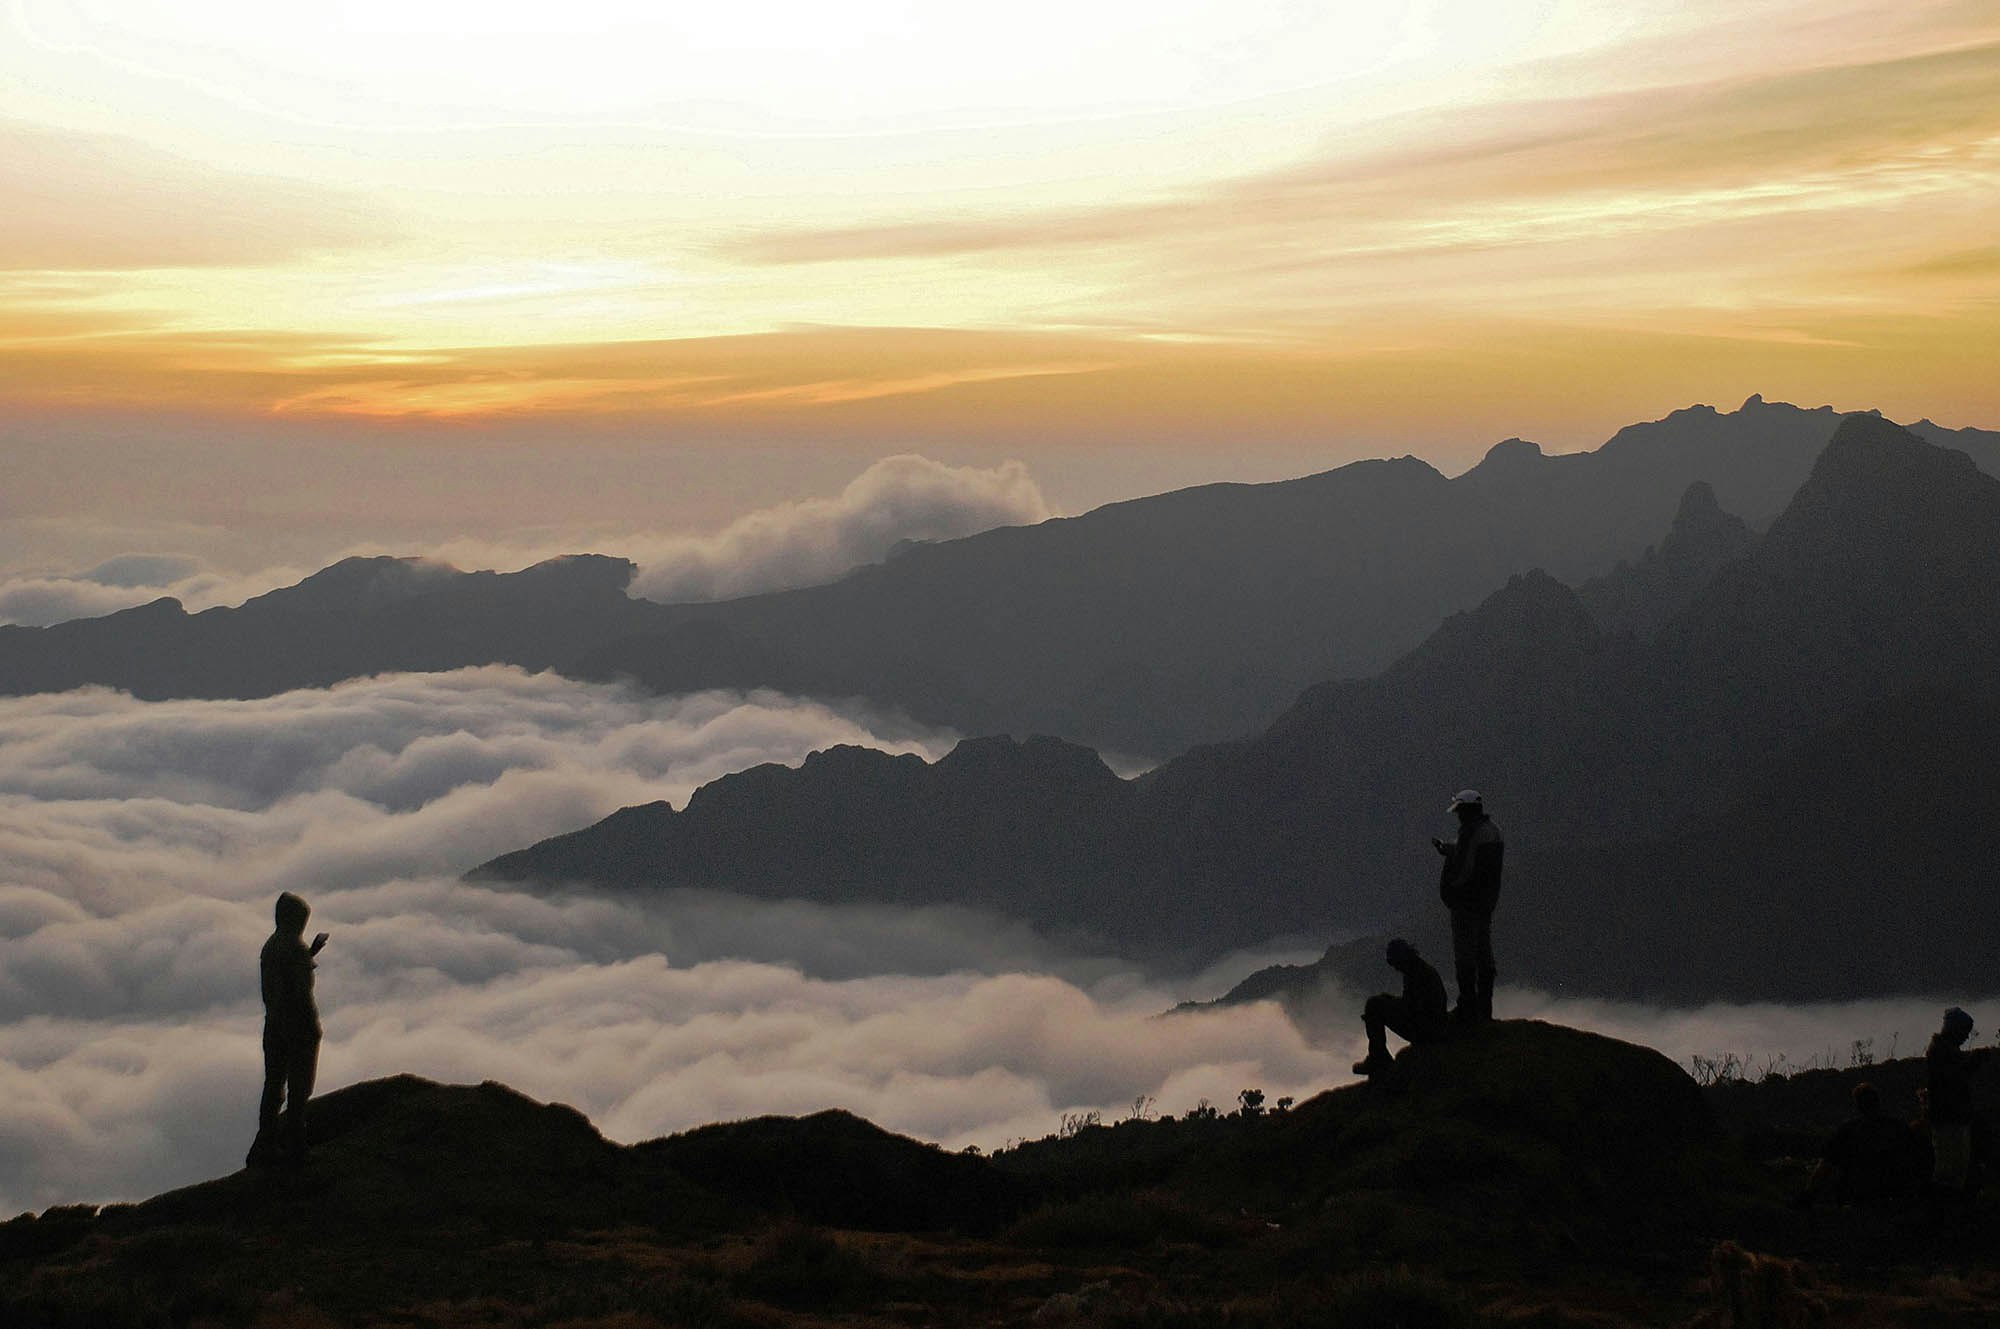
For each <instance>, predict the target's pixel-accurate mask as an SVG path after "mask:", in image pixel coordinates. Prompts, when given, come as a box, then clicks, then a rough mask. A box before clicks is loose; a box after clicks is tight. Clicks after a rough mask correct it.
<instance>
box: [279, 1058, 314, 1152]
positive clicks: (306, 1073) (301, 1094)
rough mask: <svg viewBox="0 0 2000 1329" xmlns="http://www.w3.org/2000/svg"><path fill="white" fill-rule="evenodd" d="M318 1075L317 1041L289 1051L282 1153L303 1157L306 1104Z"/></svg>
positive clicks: (286, 1065) (286, 1070)
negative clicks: (283, 1148) (283, 1151)
mask: <svg viewBox="0 0 2000 1329" xmlns="http://www.w3.org/2000/svg"><path fill="white" fill-rule="evenodd" d="M318 1076H319V1040H318V1039H317V1038H315V1039H311V1040H309V1041H307V1042H303V1043H300V1044H297V1045H296V1046H294V1047H293V1048H291V1049H290V1051H289V1054H288V1056H287V1057H286V1064H285V1152H286V1153H287V1154H289V1155H290V1156H291V1157H293V1158H303V1157H304V1156H305V1152H306V1103H307V1102H308V1100H310V1099H311V1098H312V1091H313V1081H314V1080H315V1079H317V1078H318Z"/></svg>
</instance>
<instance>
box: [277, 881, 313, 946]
mask: <svg viewBox="0 0 2000 1329" xmlns="http://www.w3.org/2000/svg"><path fill="white" fill-rule="evenodd" d="M275 912H276V914H277V916H278V931H280V932H290V933H292V934H294V935H296V936H304V935H305V930H306V920H307V919H308V918H311V917H312V906H311V905H309V904H307V903H306V902H305V901H304V900H301V899H300V898H299V897H298V896H296V895H293V894H292V893H291V892H290V891H286V892H285V893H284V894H283V895H280V896H279V897H278V907H277V909H276V911H275Z"/></svg>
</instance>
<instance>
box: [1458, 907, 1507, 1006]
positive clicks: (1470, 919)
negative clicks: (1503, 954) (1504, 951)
mask: <svg viewBox="0 0 2000 1329" xmlns="http://www.w3.org/2000/svg"><path fill="white" fill-rule="evenodd" d="M1451 964H1452V970H1453V975H1454V977H1455V978H1456V979H1457V981H1458V1011H1459V1018H1460V1019H1482V1020H1490V1019H1492V1018H1493V983H1494V980H1495V979H1496V978H1497V977H1498V975H1499V970H1498V969H1497V968H1496V967H1495V965H1494V963H1493V914H1492V911H1491V910H1486V909H1454V910H1452V911H1451Z"/></svg>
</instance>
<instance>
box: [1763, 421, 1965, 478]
mask: <svg viewBox="0 0 2000 1329" xmlns="http://www.w3.org/2000/svg"><path fill="white" fill-rule="evenodd" d="M1979 475H1980V471H1979V468H1978V467H1977V466H1975V465H1973V462H1972V458H1970V457H1968V456H1966V455H1965V454H1964V453H1963V452H1960V451H1958V450H1957V449H1955V448H1940V447H1937V446H1935V445H1933V444H1931V443H1928V442H1926V441H1925V440H1923V439H1922V438H1919V437H1918V436H1917V435H1915V434H1913V433H1911V432H1910V431H1909V430H1907V429H1905V428H1903V427H1902V426H1901V425H1898V424H1894V423H1892V422H1890V421H1888V420H1885V419H1883V418H1882V417H1881V415H1879V414H1878V413H1876V412H1873V411H1870V412H1867V413H1864V414H1860V415H1850V416H1848V417H1847V418H1846V419H1845V420H1842V421H1841V422H1840V427H1839V428H1837V429H1835V430H1834V431H1833V437H1832V438H1830V439H1828V440H1827V444H1826V450H1825V451H1824V452H1822V453H1820V455H1819V460H1818V461H1817V462H1816V463H1814V465H1813V469H1812V474H1811V475H1809V476H1807V477H1806V487H1807V490H1810V489H1812V488H1813V487H1816V486H1817V487H1822V488H1824V487H1827V486H1835V485H1838V486H1848V487H1854V488H1856V489H1860V490H1866V489H1867V488H1868V487H1870V486H1872V485H1873V484H1874V483H1875V482H1877V481H1879V480H1884V479H1890V480H1896V481H1909V480H1917V481H1920V482H1930V483H1936V482H1945V483H1950V482H1960V483H1977V481H1978V477H1979ZM1802 492H1803V491H1802Z"/></svg>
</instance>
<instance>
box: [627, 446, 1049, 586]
mask: <svg viewBox="0 0 2000 1329" xmlns="http://www.w3.org/2000/svg"><path fill="white" fill-rule="evenodd" d="M1052 515H1054V514H1053V513H1052V512H1051V511H1050V509H1049V505H1048V502H1047V500H1046V499H1044V498H1043V497H1042V491H1041V488H1040V487H1039V486H1038V485H1036V483H1035V481H1034V478H1033V477H1032V476H1030V475H1029V474H1028V468H1027V467H1026V466H1023V465H1022V464H1021V463H1020V462H1017V461H1010V462H1006V463H1004V464H1002V465H1000V466H996V467H993V468H991V469H990V470H989V469H981V468H979V467H974V466H947V465H944V464H943V463H941V462H935V461H932V460H930V459H929V458H927V457H918V456H909V455H906V456H899V457H885V458H883V459H882V460H881V461H878V462H876V463H875V464H874V465H873V466H870V467H869V468H868V469H867V470H866V471H863V472H862V473H861V474H860V475H859V476H857V477H856V478H855V479H854V480H853V481H852V482H851V483H849V484H848V486H847V487H846V488H845V489H843V490H841V491H840V493H839V495H838V496H836V497H833V498H812V499H806V500H804V501H803V502H798V503H785V504H780V505H779V506H777V507H771V508H764V509H762V510H760V511H757V512H753V513H750V514H749V515H748V516H745V517H740V518H738V519H737V520H736V521H734V522H732V523H730V524H729V526H728V527H726V528H725V529H723V530H722V531H721V532H720V533H718V534H716V535H713V536H708V537H706V538H702V539H695V540H685V541H674V542H670V543H667V544H664V545H662V546H659V547H655V548H652V549H645V550H641V551H639V552H638V553H637V554H635V555H634V557H636V558H637V559H638V560H639V563H640V571H639V577H638V579H637V581H636V582H635V583H634V585H633V591H634V593H635V594H638V595H642V596H645V597H647V598H648V599H652V600H666V601H675V600H722V599H728V598H730V597H732V596H738V595H748V594H751V593H753V592H756V591H770V590H779V589H782V588H784V587H788V586H809V585H812V584H814V583H817V582H824V581H830V580H832V579H833V578H835V577H837V576H839V575H841V574H842V573H844V572H847V571H848V570H850V569H852V568H856V567H859V566H861V565H862V564H864V563H874V562H877V561H879V560H880V559H882V558H883V557H884V556H885V555H887V554H888V553H889V551H890V550H891V549H892V548H894V547H895V546H896V545H897V544H898V543H899V542H901V541H904V540H949V539H955V538H957V537H959V536H963V535H971V534H974V533H975V532H978V531H984V530H989V529H991V528H992V527H995V526H1022V525H1028V524H1030V523H1033V522H1038V521H1043V520H1046V519H1047V518H1048V517H1050V516H1052Z"/></svg>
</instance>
